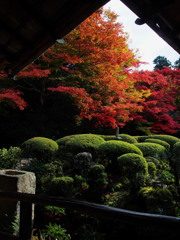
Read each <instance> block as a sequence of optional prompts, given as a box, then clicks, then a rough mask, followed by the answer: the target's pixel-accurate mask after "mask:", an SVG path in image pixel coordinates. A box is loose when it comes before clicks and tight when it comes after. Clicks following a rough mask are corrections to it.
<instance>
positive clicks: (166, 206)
mask: <svg viewBox="0 0 180 240" xmlns="http://www.w3.org/2000/svg"><path fill="white" fill-rule="evenodd" d="M139 195H140V196H141V197H142V200H144V203H145V206H146V211H147V212H149V213H156V214H163V215H174V210H175V205H174V203H173V195H172V193H171V192H170V191H169V190H168V189H166V188H157V189H154V188H152V187H144V188H142V189H141V190H140V191H139Z"/></svg>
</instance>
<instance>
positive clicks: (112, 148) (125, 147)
mask: <svg viewBox="0 0 180 240" xmlns="http://www.w3.org/2000/svg"><path fill="white" fill-rule="evenodd" d="M98 153H99V156H100V159H101V161H102V162H103V161H104V160H105V159H108V160H109V161H111V162H116V160H117V157H119V156H121V155H122V154H125V153H136V154H139V155H141V156H142V155H143V154H142V152H141V150H140V149H138V148H137V147H136V146H134V145H133V144H131V143H127V142H123V141H116V140H110V141H107V142H104V143H102V144H101V145H100V146H99V148H98ZM109 163H110V162H109Z"/></svg>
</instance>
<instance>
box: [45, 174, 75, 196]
mask: <svg viewBox="0 0 180 240" xmlns="http://www.w3.org/2000/svg"><path fill="white" fill-rule="evenodd" d="M73 183H74V179H73V178H72V177H68V176H63V177H54V178H53V179H52V180H51V181H50V182H47V183H46V184H45V187H46V189H47V192H48V193H49V194H52V195H54V196H63V197H71V196H72V195H73Z"/></svg>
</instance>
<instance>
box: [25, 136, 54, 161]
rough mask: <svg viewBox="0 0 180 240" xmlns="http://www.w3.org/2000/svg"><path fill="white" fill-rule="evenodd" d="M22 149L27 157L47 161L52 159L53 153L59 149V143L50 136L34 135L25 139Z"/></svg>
mask: <svg viewBox="0 0 180 240" xmlns="http://www.w3.org/2000/svg"><path fill="white" fill-rule="evenodd" d="M21 149H22V153H23V156H24V157H26V158H35V159H37V160H41V161H47V160H50V159H51V157H52V156H53V154H54V153H55V152H56V151H57V150H58V144H57V143H56V142H55V141H53V140H52V139H49V138H45V137H34V138H30V139H28V140H27V141H25V142H24V143H23V144H22V146H21Z"/></svg>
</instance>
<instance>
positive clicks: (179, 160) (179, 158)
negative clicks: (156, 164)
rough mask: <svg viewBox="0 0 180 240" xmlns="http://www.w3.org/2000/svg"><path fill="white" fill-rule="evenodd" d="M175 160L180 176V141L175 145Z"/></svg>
mask: <svg viewBox="0 0 180 240" xmlns="http://www.w3.org/2000/svg"><path fill="white" fill-rule="evenodd" d="M173 160H174V162H175V168H176V172H177V174H178V176H179V177H180V142H177V143H175V144H174V147H173Z"/></svg>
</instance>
